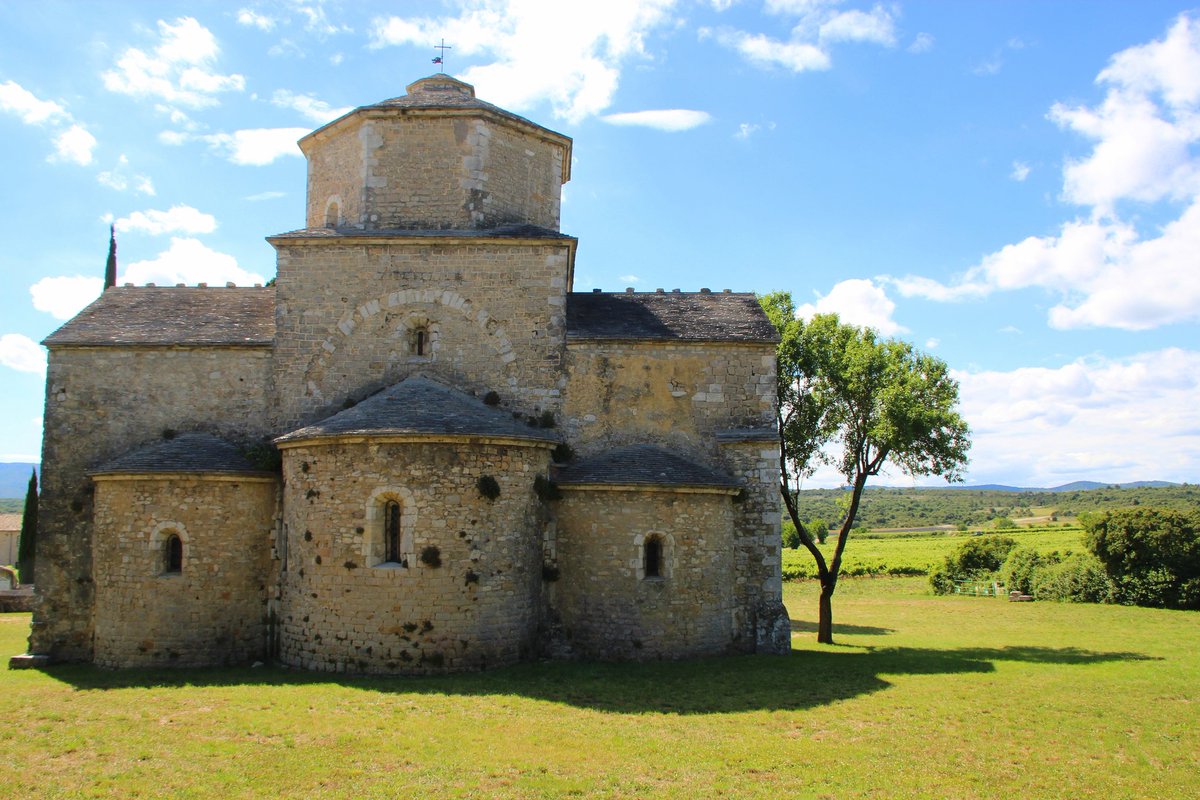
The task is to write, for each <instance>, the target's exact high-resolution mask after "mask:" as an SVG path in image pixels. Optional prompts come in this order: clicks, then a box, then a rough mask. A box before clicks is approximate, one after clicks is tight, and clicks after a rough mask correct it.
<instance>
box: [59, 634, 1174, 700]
mask: <svg viewBox="0 0 1200 800" xmlns="http://www.w3.org/2000/svg"><path fill="white" fill-rule="evenodd" d="M1148 660H1159V659H1152V658H1151V657H1149V656H1146V655H1143V654H1140V653H1131V652H1097V651H1091V650H1081V649H1078V648H1073V647H1065V648H1050V647H1032V646H1029V647H1023V646H1015V647H997V648H960V649H928V648H913V647H858V648H855V649H852V650H851V649H829V650H800V651H793V652H792V654H791V655H787V656H725V657H719V658H706V659H697V660H692V661H669V662H667V661H664V662H649V663H581V662H538V663H527V664H521V665H517V666H513V667H506V668H503V669H497V670H492V671H487V672H478V673H467V674H460V675H446V676H407V677H377V676H368V675H348V674H340V673H319V672H306V671H299V670H292V669H287V668H284V667H279V666H270V665H268V666H263V667H258V668H250V667H234V668H226V669H177V670H165V669H164V670H105V669H100V668H97V667H93V666H91V665H83V664H75V665H70V664H64V665H57V666H52V667H48V668H46V669H45V670H44V672H45V674H46V675H48V676H50V677H52V678H55V679H57V680H60V681H63V682H65V683H67V684H70V685H71V686H73V687H75V688H77V689H80V690H88V691H93V690H106V689H128V688H134V687H167V688H180V689H186V688H188V687H220V686H246V685H261V686H313V687H319V686H322V685H337V686H340V687H349V688H354V689H359V690H362V691H364V692H378V693H388V694H405V695H421V694H437V695H461V696H464V697H472V696H477V697H483V696H496V695H510V696H512V695H515V696H520V697H526V698H531V699H535V700H542V701H546V702H551V703H562V704H564V705H569V706H574V707H576V708H586V709H592V710H596V711H602V712H611V713H621V714H629V713H634V714H644V713H660V714H725V713H734V712H745V711H761V710H769V711H790V710H803V709H808V708H815V707H819V706H823V705H828V704H830V703H834V702H837V701H839V700H846V699H849V698H853V697H857V696H860V695H868V694H872V693H874V692H878V691H881V690H883V689H886V688H888V687H889V686H890V685H891V684H890V683H889V682H888V680H887V679H885V678H884V677H882V676H884V675H886V676H889V677H890V676H896V675H953V674H964V673H977V674H981V673H990V672H993V671H994V670H995V663H996V662H998V661H1019V662H1028V663H1037V664H1064V665H1084V664H1097V663H1102V662H1111V661H1148Z"/></svg>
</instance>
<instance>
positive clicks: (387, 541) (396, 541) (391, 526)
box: [383, 500, 403, 564]
mask: <svg viewBox="0 0 1200 800" xmlns="http://www.w3.org/2000/svg"><path fill="white" fill-rule="evenodd" d="M383 549H384V555H383V560H384V561H390V562H393V563H396V564H399V563H400V562H401V561H402V560H403V556H402V555H401V554H400V504H399V503H397V502H396V501H395V500H389V501H387V503H386V504H385V505H384V507H383Z"/></svg>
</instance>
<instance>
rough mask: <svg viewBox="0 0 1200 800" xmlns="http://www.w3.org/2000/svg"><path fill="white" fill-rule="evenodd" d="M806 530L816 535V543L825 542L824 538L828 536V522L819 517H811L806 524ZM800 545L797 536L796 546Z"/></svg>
mask: <svg viewBox="0 0 1200 800" xmlns="http://www.w3.org/2000/svg"><path fill="white" fill-rule="evenodd" d="M805 527H807V528H808V532H809V533H811V534H812V535H813V536H815V537H817V544H825V539H826V538H827V537H828V536H829V524H828V523H827V522H825V520H823V519H821V518H820V517H813V518H812V519H810V520H809V521H808V523H807V524H806V526H805ZM799 546H800V541H799V537H797V540H796V547H797V548H798V547H799Z"/></svg>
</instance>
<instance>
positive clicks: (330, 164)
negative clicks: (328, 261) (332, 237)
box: [305, 118, 374, 228]
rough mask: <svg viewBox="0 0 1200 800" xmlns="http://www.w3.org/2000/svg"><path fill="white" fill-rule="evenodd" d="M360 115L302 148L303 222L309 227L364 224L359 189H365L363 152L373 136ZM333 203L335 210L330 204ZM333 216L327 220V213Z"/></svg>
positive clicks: (357, 225)
mask: <svg viewBox="0 0 1200 800" xmlns="http://www.w3.org/2000/svg"><path fill="white" fill-rule="evenodd" d="M369 125H370V124H369V123H368V126H367V127H364V126H363V124H362V119H361V118H359V119H351V120H347V121H346V122H344V123H342V127H339V129H338V131H339V135H338V136H329V137H322V138H320V139H319V140H317V142H316V143H314V144H313V145H312V146H310V147H308V148H306V152H305V156H306V157H307V158H308V194H307V206H306V214H305V217H306V224H307V227H309V228H323V227H326V224H327V222H328V221H332V222H333V223H334V225H333V226H330V227H337V226H339V225H344V226H348V227H356V228H362V227H364V226H365V224H366V213H365V210H364V206H363V193H364V191H365V189H366V163H365V162H364V159H365V158H366V153H367V152H369V150H370V148H369V146H368V143H369V142H370V141H371V140H372V139H373V138H374V137H373V133H372V130H371V128H370V127H369ZM331 202H332V203H336V204H337V205H338V209H337V212H336V214H332V215H331V214H330V213H329V212H330V205H331ZM330 216H333V217H334V219H332V220H329V219H328V217H330Z"/></svg>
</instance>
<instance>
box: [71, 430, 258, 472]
mask: <svg viewBox="0 0 1200 800" xmlns="http://www.w3.org/2000/svg"><path fill="white" fill-rule="evenodd" d="M157 472H162V473H177V472H184V473H192V472H214V473H228V474H236V475H247V474H249V475H255V474H266V473H264V472H263V470H260V469H258V468H257V467H255V466H254V465H253V464H251V463H250V462H249V461H247V460H246V457H245V456H244V455H242V452H241V450H239V449H238V448H237V447H236V446H235V445H233V444H231V443H229V442H227V441H225V440H224V439H221V438H219V437H217V436H213V435H212V434H209V433H179V434H176V435H175V436H174V437H172V438H170V439H163V440H162V441H159V442H154V443H152V444H148V445H145V446H144V447H139V448H137V449H135V450H131V451H130V452H128V453H125V454H124V455H120V456H117V457H116V458H114V459H112V460H111V461H108V462H105V463H104V464H101V465H100V466H99V467H97V468H96V469H94V470H92V471H91V474H92V475H114V474H122V473H124V474H142V473H157Z"/></svg>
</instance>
